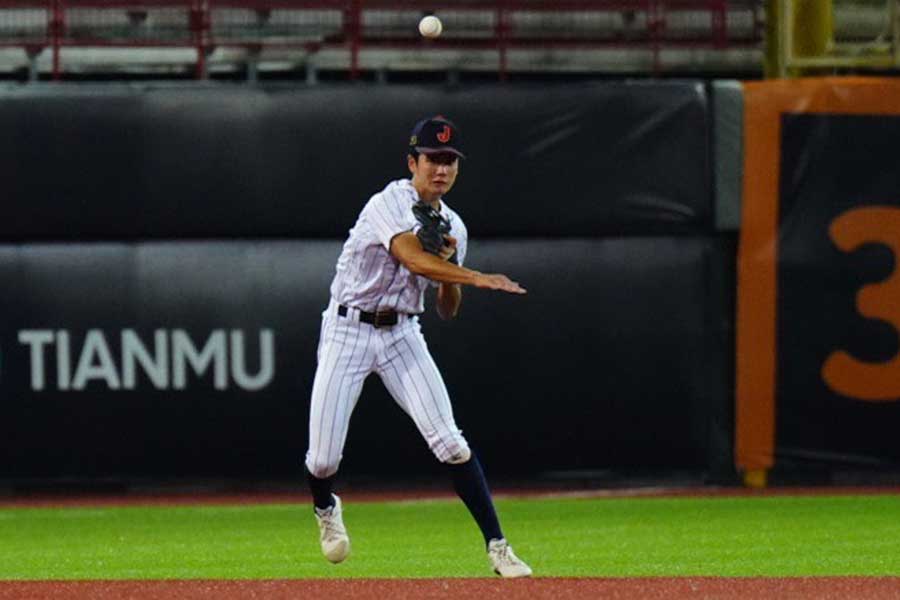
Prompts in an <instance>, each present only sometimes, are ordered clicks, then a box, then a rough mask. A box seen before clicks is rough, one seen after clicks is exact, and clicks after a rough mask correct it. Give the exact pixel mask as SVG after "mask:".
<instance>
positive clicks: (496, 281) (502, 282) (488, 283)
mask: <svg viewBox="0 0 900 600" xmlns="http://www.w3.org/2000/svg"><path fill="white" fill-rule="evenodd" d="M475 287H478V288H483V289H487V290H500V291H501V292H509V293H510V294H525V293H527V291H526V290H525V288H523V287H522V286H520V285H519V283H518V282H516V281H513V280H511V279H510V278H509V277H507V276H506V275H501V274H499V273H489V274H485V273H479V274H478V275H476V276H475Z"/></svg>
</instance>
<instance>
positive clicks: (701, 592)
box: [0, 577, 900, 600]
mask: <svg viewBox="0 0 900 600" xmlns="http://www.w3.org/2000/svg"><path fill="white" fill-rule="evenodd" d="M39 598H79V599H81V598H90V599H92V600H106V599H109V600H113V599H115V600H151V599H153V600H157V599H159V598H191V599H198V600H213V599H214V600H235V599H238V598H254V599H255V598H259V599H265V600H281V599H285V600H287V599H289V598H290V599H300V598H302V599H303V600H309V599H315V598H327V599H328V600H335V599H336V598H347V599H351V600H376V599H378V600H383V599H386V598H390V599H391V600H406V599H409V600H432V599H438V598H441V599H444V598H447V599H449V598H452V599H454V600H459V599H462V598H503V599H504V600H544V599H547V600H550V599H553V600H567V599H572V600H575V599H577V600H587V599H593V598H604V599H606V598H609V599H632V598H651V599H652V598H659V599H666V600H678V599H680V598H693V599H696V598H708V599H713V598H722V599H725V598H728V599H735V598H736V599H739V600H740V599H744V598H759V599H769V598H778V599H779V600H785V599H800V598H816V599H834V600H838V599H840V600H846V599H847V598H853V599H854V600H875V599H878V600H881V599H887V598H900V577H871V578H863V577H859V578H857V577H815V578H813V577H798V578H762V577H760V578H756V577H754V578H726V577H681V578H668V577H659V578H627V579H624V578H623V579H583V578H582V579H576V578H571V579H569V578H565V579H563V578H535V579H528V580H513V581H505V580H501V579H412V580H410V579H355V580H321V579H318V580H259V581H205V580H181V581H56V582H54V581H44V582H42V581H23V582H9V581H7V582H0V600H6V599H9V600H13V599H15V600H31V599H39Z"/></svg>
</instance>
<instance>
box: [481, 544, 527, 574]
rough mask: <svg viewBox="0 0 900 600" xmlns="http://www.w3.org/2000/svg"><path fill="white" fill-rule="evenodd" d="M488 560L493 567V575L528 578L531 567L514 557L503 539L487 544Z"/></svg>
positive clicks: (510, 548)
mask: <svg viewBox="0 0 900 600" xmlns="http://www.w3.org/2000/svg"><path fill="white" fill-rule="evenodd" d="M488 558H489V559H490V561H491V565H492V566H493V567H494V573H496V574H497V575H499V576H501V577H529V576H530V575H531V567H529V566H528V565H526V564H525V563H524V562H523V561H522V559H521V558H519V557H518V556H516V555H515V553H514V552H513V550H512V547H511V546H510V545H509V542H507V541H506V540H505V539H499V540H491V541H490V543H488Z"/></svg>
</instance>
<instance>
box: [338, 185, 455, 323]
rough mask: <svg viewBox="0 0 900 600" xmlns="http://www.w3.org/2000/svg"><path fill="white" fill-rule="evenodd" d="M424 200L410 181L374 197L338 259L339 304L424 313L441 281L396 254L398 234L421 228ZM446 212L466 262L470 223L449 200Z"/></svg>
mask: <svg viewBox="0 0 900 600" xmlns="http://www.w3.org/2000/svg"><path fill="white" fill-rule="evenodd" d="M418 200H419V194H418V192H416V189H415V188H414V187H413V185H412V182H411V181H410V180H409V179H399V180H397V181H392V182H390V183H389V184H388V185H387V187H385V188H384V189H383V190H382V191H380V192H378V193H377V194H375V195H374V196H372V197H371V198H370V199H369V201H368V202H367V203H366V205H365V207H364V208H363V210H362V212H361V213H360V215H359V218H358V219H357V221H356V224H355V225H354V226H353V228H352V229H351V230H350V236H349V237H348V238H347V241H346V242H345V243H344V248H343V250H342V251H341V256H340V258H338V262H337V272H336V273H335V276H334V280H333V281H332V283H331V296H332V298H334V299H335V300H336V301H337V302H338V303H339V304H343V305H344V306H350V307H353V308H358V309H360V310H364V311H366V312H376V311H379V310H393V311H396V312H400V313H407V314H419V313H422V312H424V310H425V303H424V296H425V289H426V288H427V287H428V285H429V283H431V284H432V285H437V284H436V283H434V282H430V281H429V280H428V279H426V278H424V277H421V276H419V275H415V274H413V273H412V272H410V271H409V270H408V269H407V268H406V267H404V266H403V265H402V264H401V263H400V262H399V261H398V260H397V259H395V258H394V257H393V256H392V255H391V253H390V244H391V240H392V239H393V238H394V236H396V235H397V234H399V233H403V232H405V231H412V232H415V231H417V230H418V228H419V222H418V221H417V220H416V217H415V215H414V214H413V212H412V206H413V204H415V203H416V202H417V201H418ZM441 214H442V215H443V216H444V217H447V218H448V219H449V220H450V225H451V230H450V235H452V236H453V237H455V238H456V240H457V247H456V252H457V259H458V260H459V264H460V265H462V264H463V261H464V260H465V257H466V246H467V243H468V232H467V231H466V226H465V223H463V220H462V219H461V218H460V217H459V215H458V214H456V213H455V212H454V211H453V210H452V209H451V208H450V207H449V206H447V203H446V202H444V201H443V200H441Z"/></svg>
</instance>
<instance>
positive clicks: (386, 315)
mask: <svg viewBox="0 0 900 600" xmlns="http://www.w3.org/2000/svg"><path fill="white" fill-rule="evenodd" d="M393 314H394V313H393V312H391V311H389V310H388V311H380V312H376V313H375V318H374V319H373V320H372V327H374V328H375V329H380V328H382V327H390V326H391V325H393V323H388V322H387V321H386V320H387V319H390V317H391V315H393Z"/></svg>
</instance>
